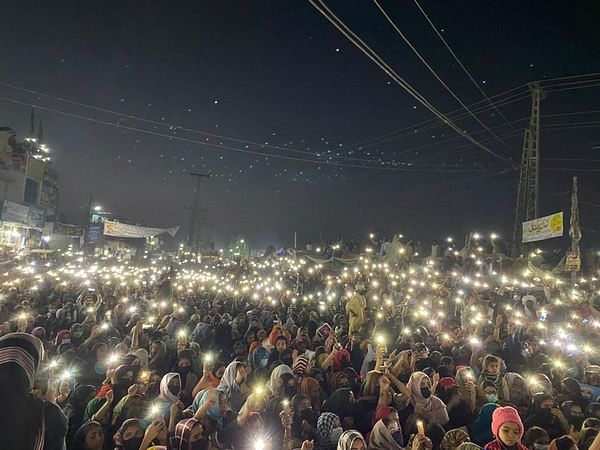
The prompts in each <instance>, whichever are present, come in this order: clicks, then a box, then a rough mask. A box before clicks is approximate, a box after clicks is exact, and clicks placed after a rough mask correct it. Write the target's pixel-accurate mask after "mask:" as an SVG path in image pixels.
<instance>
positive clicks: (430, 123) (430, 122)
mask: <svg viewBox="0 0 600 450" xmlns="http://www.w3.org/2000/svg"><path fill="white" fill-rule="evenodd" d="M525 87H526V85H521V86H518V87H516V88H513V89H509V90H507V91H504V92H501V93H499V94H497V95H494V96H492V97H491V98H497V97H501V96H504V95H506V94H508V93H509V92H512V91H515V90H523V89H524V88H525ZM530 96H531V95H530V93H529V92H528V91H525V90H523V92H517V93H514V94H512V95H510V96H509V97H508V98H507V99H501V100H497V102H502V103H498V104H497V106H505V105H507V104H510V103H514V102H516V101H520V100H523V99H528V98H530ZM514 97H516V98H514ZM509 99H512V100H510V101H508V100H509ZM484 102H485V101H484V100H482V101H478V102H475V103H471V104H470V105H469V107H470V108H471V109H472V111H473V112H480V111H486V110H488V109H491V108H492V107H490V106H477V105H480V104H482V103H484ZM461 111H463V109H462V108H458V109H456V110H453V111H450V112H448V113H447V114H446V116H448V117H450V118H451V119H452V120H459V119H462V118H464V117H466V116H467V115H468V114H467V113H464V112H463V113H461ZM458 113H461V114H458ZM457 114H458V115H457ZM443 124H444V123H443V121H442V120H440V119H439V118H438V117H433V118H431V119H427V120H424V121H421V122H417V123H416V124H414V125H412V126H406V127H404V128H400V129H396V130H391V131H388V132H386V133H384V134H381V135H379V136H375V137H372V138H369V139H364V140H362V141H359V142H356V143H354V144H351V145H350V146H349V147H357V146H370V145H376V144H369V141H376V140H378V139H383V138H386V137H388V136H391V135H393V134H395V133H404V132H407V131H410V130H414V129H415V128H417V127H419V126H423V128H422V129H423V130H424V129H431V128H436V127H438V126H441V125H443ZM399 137H401V136H399ZM392 139H395V138H394V137H392Z"/></svg>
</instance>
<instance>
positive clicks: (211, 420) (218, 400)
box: [190, 389, 227, 434]
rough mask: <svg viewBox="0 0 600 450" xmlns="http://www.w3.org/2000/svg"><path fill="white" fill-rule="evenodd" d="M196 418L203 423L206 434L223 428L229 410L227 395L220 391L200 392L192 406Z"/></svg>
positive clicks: (207, 390) (208, 390)
mask: <svg viewBox="0 0 600 450" xmlns="http://www.w3.org/2000/svg"><path fill="white" fill-rule="evenodd" d="M190 409H191V411H192V413H193V414H194V418H195V419H197V420H200V421H201V422H202V426H203V427H204V429H205V430H206V434H210V433H212V432H213V431H215V430H221V429H222V428H223V417H224V416H225V412H226V410H227V406H226V403H225V395H224V394H223V392H221V391H219V390H218V389H206V390H205V391H202V392H200V393H199V394H198V395H197V396H196V398H195V399H194V402H193V403H192V406H191V408H190Z"/></svg>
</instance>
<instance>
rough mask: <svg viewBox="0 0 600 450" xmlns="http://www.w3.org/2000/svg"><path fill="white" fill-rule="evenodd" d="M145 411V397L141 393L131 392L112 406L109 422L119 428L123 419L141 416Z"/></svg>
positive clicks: (114, 427)
mask: <svg viewBox="0 0 600 450" xmlns="http://www.w3.org/2000/svg"><path fill="white" fill-rule="evenodd" d="M145 411H146V399H145V397H144V396H143V395H139V394H131V395H126V396H125V397H123V398H122V399H121V400H120V401H119V402H118V403H117V404H116V406H115V407H114V409H113V412H112V419H111V424H112V427H113V429H117V428H119V427H120V426H121V425H122V424H123V423H124V422H125V421H127V420H129V419H133V418H136V417H142V416H143V415H144V413H145Z"/></svg>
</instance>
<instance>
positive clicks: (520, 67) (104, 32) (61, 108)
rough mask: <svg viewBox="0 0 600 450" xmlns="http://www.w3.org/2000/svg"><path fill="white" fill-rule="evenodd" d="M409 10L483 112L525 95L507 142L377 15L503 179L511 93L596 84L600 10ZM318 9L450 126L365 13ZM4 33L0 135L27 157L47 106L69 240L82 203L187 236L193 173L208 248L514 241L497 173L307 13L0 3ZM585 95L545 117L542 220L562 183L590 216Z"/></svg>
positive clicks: (598, 141) (592, 168)
mask: <svg viewBox="0 0 600 450" xmlns="http://www.w3.org/2000/svg"><path fill="white" fill-rule="evenodd" d="M420 4H421V6H422V7H423V9H424V10H425V11H426V12H427V13H428V14H429V17H430V18H431V20H432V21H433V23H434V24H435V25H436V26H437V27H438V29H439V30H440V31H441V33H442V35H443V36H444V37H445V39H446V40H447V41H448V43H449V44H450V46H451V47H452V49H453V50H454V51H455V52H456V54H457V55H458V56H459V58H460V59H461V61H462V62H463V64H464V65H465V66H466V67H467V69H468V70H469V72H470V73H471V74H472V76H473V77H474V79H475V80H476V81H477V82H478V84H479V86H480V87H481V88H482V89H483V90H484V91H485V93H486V94H487V95H488V96H490V97H492V100H494V97H493V96H495V95H497V94H500V93H503V92H505V91H507V90H509V89H513V88H518V89H515V91H513V93H521V94H522V95H521V97H522V98H521V99H519V100H518V101H514V102H511V103H509V104H507V105H505V106H503V107H498V108H499V109H500V111H501V112H502V114H503V115H504V117H506V118H507V119H508V121H509V122H511V125H508V124H507V123H506V122H505V121H504V119H503V118H501V117H500V115H499V114H498V113H497V111H495V110H494V109H492V108H489V105H488V104H487V103H485V102H481V101H482V100H484V98H483V96H482V94H481V93H480V92H479V91H478V90H477V89H476V87H475V86H474V85H473V84H472V83H471V81H470V80H469V79H468V78H467V76H466V75H465V73H464V72H463V71H462V70H461V69H460V68H459V67H458V65H457V64H456V62H455V61H454V59H453V58H452V56H451V55H450V53H449V52H448V50H447V49H446V48H445V47H444V45H443V43H442V42H441V40H440V39H439V38H438V37H437V36H436V35H435V33H434V31H433V30H432V28H431V27H430V25H429V24H428V23H427V21H426V19H425V18H424V17H423V16H422V15H421V13H420V12H419V10H418V9H417V7H416V5H415V4H414V3H413V2H412V1H409V0H405V1H381V5H382V6H383V8H384V9H385V10H386V12H387V13H388V14H389V15H390V17H391V18H392V19H393V20H394V22H395V23H396V25H397V26H398V27H399V28H400V29H401V30H402V32H403V33H404V34H405V35H406V37H407V38H408V39H409V40H410V41H411V42H412V44H413V45H414V46H415V47H416V48H417V49H418V50H419V52H421V54H422V56H423V57H424V58H425V59H426V60H427V62H428V63H429V64H430V65H431V66H432V67H433V68H434V70H435V71H436V72H437V73H438V75H439V76H440V77H441V78H442V79H443V80H444V81H445V82H446V83H447V84H448V86H449V87H450V88H451V89H452V91H453V92H454V93H455V94H456V95H457V96H458V97H459V98H460V99H461V100H462V101H463V102H464V103H466V104H472V103H475V102H481V103H478V105H479V106H483V107H484V108H487V109H485V110H484V111H482V112H481V113H479V114H478V117H479V119H480V120H481V121H482V122H483V123H485V124H486V125H487V126H488V127H494V128H493V131H494V132H495V133H496V135H498V136H500V138H501V139H502V140H503V141H504V143H502V142H499V140H498V139H496V138H494V137H493V136H492V135H491V134H489V133H488V132H487V131H485V130H484V131H480V130H482V128H483V127H482V126H481V125H480V124H479V123H477V122H476V121H475V120H473V119H472V118H470V117H467V118H464V119H460V120H457V122H456V123H457V124H458V125H459V126H460V127H461V128H462V129H464V130H467V132H469V133H472V135H473V136H474V137H475V138H476V139H478V140H481V141H483V142H486V145H488V146H489V148H490V149H492V150H493V151H495V152H497V153H499V154H501V155H502V156H504V157H508V158H510V159H511V160H513V161H519V160H520V154H521V146H522V141H523V129H524V127H525V126H526V123H527V121H526V120H521V121H518V120H519V119H526V118H528V116H529V114H530V99H529V97H528V96H527V95H526V94H527V90H526V87H523V86H522V85H523V84H524V83H526V82H529V81H533V80H544V79H550V78H555V77H563V76H570V75H577V74H586V73H595V72H600V51H599V50H598V49H599V48H600V6H598V2H592V1H590V2H580V1H553V2H548V1H522V0H521V1H500V2H498V1H494V2H492V1H479V2H469V1H430V0H423V1H422V2H420ZM327 5H328V6H329V7H330V8H331V9H332V10H333V11H335V12H336V14H338V15H339V17H340V18H341V19H342V20H344V22H345V23H346V24H347V25H348V26H349V27H350V28H352V30H353V31H354V32H355V33H357V34H359V35H360V36H361V37H362V38H363V39H364V40H365V41H366V42H367V43H368V44H369V45H370V46H371V47H372V48H373V49H374V50H375V51H376V52H377V53H378V54H379V55H380V56H381V57H383V58H384V59H385V60H386V62H387V63H388V64H390V66H392V67H393V68H394V70H396V72H397V73H398V74H399V75H400V76H402V77H403V78H404V79H405V80H406V81H407V82H409V83H410V84H411V85H412V86H414V87H415V88H416V89H417V90H418V91H419V92H420V93H421V94H422V95H424V96H425V97H426V98H427V99H428V100H429V101H430V102H431V103H432V104H433V105H434V106H435V107H436V108H437V109H439V110H441V111H443V112H446V113H449V112H451V111H455V110H457V109H458V108H460V104H459V103H458V102H457V101H456V100H455V99H454V98H453V97H452V96H451V95H450V94H449V93H448V92H447V91H446V90H445V89H444V88H443V87H442V86H441V85H440V84H439V83H438V82H437V81H436V80H435V78H434V77H433V75H432V74H431V73H430V72H429V71H428V70H427V69H426V67H425V66H424V65H423V64H422V63H421V62H420V61H419V59H418V58H417V56H416V55H415V54H413V53H412V51H411V50H410V49H409V47H408V46H407V45H406V43H404V42H403V41H402V39H401V38H400V36H399V35H398V34H397V33H396V31H395V30H394V29H393V27H392V26H391V25H390V24H389V22H388V21H387V20H386V19H385V17H384V16H382V14H381V13H380V11H379V10H378V9H377V7H376V6H375V4H374V3H372V2H370V1H354V0H353V1H329V2H327ZM1 17H2V18H1V20H0V35H1V36H2V38H1V39H0V83H2V84H0V97H2V98H1V99H0V126H10V127H12V128H13V129H15V130H16V131H17V133H18V137H19V139H22V138H24V137H25V136H26V135H27V134H28V132H29V117H30V110H31V108H30V106H28V105H29V104H35V105H38V106H39V107H40V109H38V110H37V114H38V117H43V134H44V140H45V142H46V143H47V144H48V146H49V147H50V148H51V150H52V154H53V157H54V162H55V167H56V169H57V171H58V172H59V176H60V190H61V199H60V210H61V212H63V213H65V214H66V215H67V218H68V220H69V221H70V222H80V221H81V220H82V219H83V216H84V215H85V212H84V210H85V207H86V203H87V196H88V195H90V194H92V195H93V196H94V198H95V199H97V201H98V202H99V203H101V204H102V206H103V207H104V208H106V209H108V210H110V211H112V212H114V213H116V214H119V215H121V216H124V217H127V218H128V219H129V220H130V221H132V222H138V223H142V224H147V225H150V226H173V225H178V224H180V225H182V226H183V227H184V228H185V227H186V226H187V223H188V220H189V219H188V213H187V212H186V211H184V209H183V206H184V205H186V204H189V203H191V200H192V197H193V187H194V181H193V180H192V178H191V177H190V176H189V175H187V173H188V172H190V171H200V172H204V173H210V174H211V175H212V176H211V178H210V180H209V181H207V182H206V183H205V184H204V185H203V187H202V196H203V204H204V205H205V206H206V207H208V208H209V220H210V222H211V223H212V224H213V227H214V228H213V235H214V238H215V239H216V241H217V245H219V244H222V243H223V242H224V241H226V240H227V239H229V237H230V236H231V235H235V234H238V233H241V234H243V235H245V236H246V237H247V238H248V239H249V241H250V242H251V244H252V245H253V246H257V247H262V246H264V245H266V244H268V243H275V244H290V243H291V242H292V239H293V232H294V231H295V230H297V231H298V232H299V241H300V242H304V241H305V240H307V239H318V237H319V231H321V232H322V234H323V236H324V237H325V238H334V237H337V236H340V235H344V236H350V235H354V236H357V237H363V236H365V235H366V234H367V233H369V232H372V231H375V232H378V233H392V232H402V233H404V234H406V235H411V236H415V237H420V238H423V239H431V238H435V237H437V236H441V235H445V234H447V233H451V234H453V235H455V236H458V235H460V234H461V233H464V232H466V231H470V230H474V229H477V230H479V231H482V232H488V231H496V232H499V233H501V234H503V235H505V236H506V235H510V234H511V233H512V221H513V215H514V212H513V210H514V206H513V204H514V199H515V191H516V172H513V171H509V172H508V173H502V174H494V175H490V173H494V172H497V171H498V170H499V169H501V168H502V167H506V164H505V163H503V162H502V161H500V160H498V159H494V158H493V157H491V156H490V155H489V154H486V153H485V152H484V151H483V150H481V149H479V148H478V147H476V146H474V145H472V144H470V143H469V142H468V141H467V140H466V139H464V138H462V137H459V135H458V134H457V133H456V132H454V131H453V130H451V129H450V128H449V127H447V126H445V125H441V122H440V121H439V120H436V119H434V116H433V115H432V114H431V113H430V112H429V111H427V110H426V109H425V108H424V107H423V106H421V105H420V104H419V103H418V102H417V101H416V100H415V99H414V98H412V97H411V96H410V95H409V94H407V93H406V92H405V91H404V90H403V89H402V88H400V87H399V86H398V85H396V84H395V83H394V82H393V81H391V80H390V78H389V77H388V76H387V75H386V74H385V73H384V72H383V71H381V70H380V69H379V68H378V67H377V66H376V65H375V64H374V63H372V62H371V61H370V60H369V59H368V58H367V57H366V56H365V55H364V54H362V53H361V52H360V51H359V50H358V49H357V48H355V47H354V46H353V45H352V44H351V43H350V42H349V41H348V40H346V38H345V37H344V36H343V35H342V34H340V33H339V31H338V30H336V29H335V28H334V27H333V26H332V25H331V24H330V23H329V22H328V21H327V20H326V19H325V18H324V17H323V16H322V15H321V14H320V13H319V12H318V11H317V10H316V9H314V8H313V7H312V6H311V4H310V3H309V2H308V1H302V0H297V1H255V0H252V1H222V0H221V1H189V2H188V1H177V2H175V1H169V2H167V1H163V2H159V1H144V2H141V1H128V2H123V1H120V2H108V1H102V2H86V1H74V0H64V1H60V2H58V1H45V2H33V1H22V2H4V4H3V7H2V13H1ZM583 80H588V82H587V84H586V83H582V85H581V86H580V87H581V88H580V89H567V90H562V91H561V90H557V91H556V92H548V95H547V97H546V99H545V100H544V101H543V102H542V115H543V117H542V131H541V138H540V142H541V143H540V149H541V154H542V158H544V159H543V160H542V167H545V168H562V169H569V170H549V169H544V170H542V172H541V180H542V193H543V194H542V197H541V207H540V212H541V213H542V214H545V213H550V212H555V211H556V210H559V209H561V208H568V201H569V196H568V194H567V195H565V194H564V193H565V192H566V191H568V189H569V186H570V183H571V179H570V177H572V176H573V175H579V176H580V186H581V195H580V198H581V199H582V200H584V201H586V202H592V203H594V202H595V203H597V204H599V205H598V206H600V183H598V182H597V181H596V180H597V179H598V172H597V171H596V170H598V171H600V126H599V124H600V106H599V105H600V75H596V76H592V77H589V78H587V79H583ZM583 80H582V81H583ZM594 80H598V81H597V82H596V84H597V86H591V85H592V84H594V83H593V81H594ZM553 83H559V81H555V82H553ZM7 84H10V85H14V86H18V87H20V88H25V89H28V90H32V91H36V92H37V93H32V92H27V91H23V90H19V89H15V88H12V87H9V86H7ZM572 86H573V85H571V87H572ZM584 86H585V87H584ZM555 89H556V88H555ZM510 95H512V94H511V93H509V94H505V95H504V97H502V96H499V97H497V98H498V99H502V98H504V99H506V98H508V97H509V96H510ZM60 98H63V99H67V100H69V101H70V102H64V101H60ZM73 102H76V103H81V104H87V105H91V106H93V107H94V108H96V109H91V108H88V107H84V106H79V105H77V104H75V103H73ZM43 108H47V109H46V110H44V109H43ZM105 110H109V111H114V112H118V113H122V114H124V115H127V116H129V117H125V116H118V115H114V114H111V113H109V112H107V111H105ZM590 111H591V112H590ZM582 112H586V113H585V114H583V113H582ZM65 113H66V114H65ZM571 113H572V114H571ZM544 116H546V117H544ZM451 117H452V116H451ZM136 118H137V119H136ZM139 118H141V119H145V120H146V121H141V120H139ZM423 121H428V122H426V123H425V125H429V126H424V124H422V123H421V122H423ZM586 123H587V124H586ZM432 124H433V126H432ZM565 124H569V125H565ZM582 124H584V125H585V126H581V125H582ZM548 125H550V126H548ZM513 127H514V128H513ZM132 128H133V129H132ZM182 128H185V129H187V130H184V129H182ZM396 130H404V131H403V132H402V133H400V132H395V131H396ZM389 132H394V133H392V134H390V135H388V136H387V138H381V139H379V140H374V139H373V138H377V137H378V136H381V135H384V134H385V133H389ZM207 133H208V134H207ZM503 136H504V137H503ZM170 137H171V138H170ZM231 138H233V139H234V140H232V139H231ZM202 143H203V144H208V145H201V144H202ZM360 143H366V145H362V146H361V145H359V144H360ZM505 144H506V145H505ZM224 147H228V148H224ZM594 147H595V148H594ZM290 149H291V150H290ZM257 153H258V154H257ZM275 155H280V156H286V157H287V159H284V158H277V157H275ZM350 158H354V159H350ZM545 158H583V159H587V160H597V161H598V162H593V161H585V162H577V161H558V160H548V159H545ZM298 159H304V160H308V162H307V161H299V160H298ZM365 160H368V161H365ZM365 165H367V166H368V168H365V167H360V166H365ZM356 166H358V167H356ZM375 167H379V169H377V168H375ZM578 168H581V169H582V170H573V171H571V170H570V169H578ZM598 206H591V205H585V204H584V205H582V207H581V220H582V224H583V226H584V228H589V229H592V230H595V231H598V232H600V208H599V207H598ZM583 233H584V240H585V239H590V240H591V239H596V240H598V239H600V234H597V233H592V232H587V233H586V230H585V229H584V231H583Z"/></svg>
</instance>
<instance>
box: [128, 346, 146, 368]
mask: <svg viewBox="0 0 600 450" xmlns="http://www.w3.org/2000/svg"><path fill="white" fill-rule="evenodd" d="M126 356H133V357H135V358H137V360H138V361H139V362H140V370H146V369H147V368H148V352H147V351H146V349H144V348H138V349H137V350H133V351H131V352H129V353H128V354H127V355H126Z"/></svg>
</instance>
